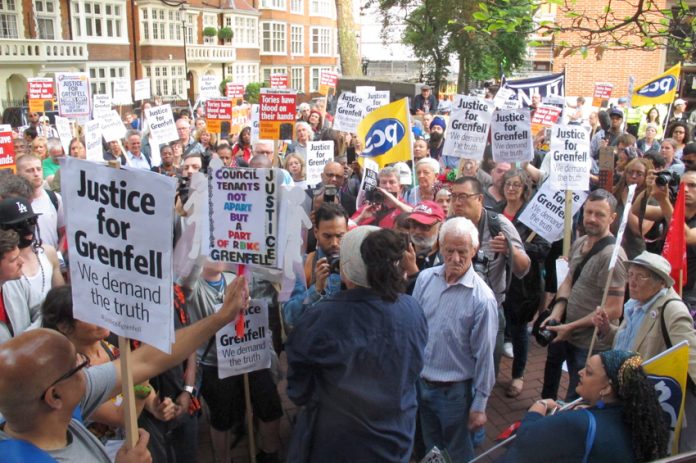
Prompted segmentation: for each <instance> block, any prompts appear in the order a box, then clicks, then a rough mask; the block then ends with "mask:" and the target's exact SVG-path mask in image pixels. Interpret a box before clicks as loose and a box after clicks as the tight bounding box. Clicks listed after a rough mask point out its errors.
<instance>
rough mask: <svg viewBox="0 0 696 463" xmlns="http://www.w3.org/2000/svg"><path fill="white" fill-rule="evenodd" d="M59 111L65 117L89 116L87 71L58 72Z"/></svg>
mask: <svg viewBox="0 0 696 463" xmlns="http://www.w3.org/2000/svg"><path fill="white" fill-rule="evenodd" d="M56 87H57V94H58V113H59V114H60V115H61V116H63V117H83V116H89V113H90V107H89V104H90V98H89V77H88V76H87V73H85V72H59V73H56Z"/></svg>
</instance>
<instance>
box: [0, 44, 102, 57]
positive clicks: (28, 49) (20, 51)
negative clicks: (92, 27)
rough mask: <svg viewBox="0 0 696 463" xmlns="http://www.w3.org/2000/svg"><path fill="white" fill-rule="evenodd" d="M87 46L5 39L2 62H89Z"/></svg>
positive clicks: (0, 55)
mask: <svg viewBox="0 0 696 463" xmlns="http://www.w3.org/2000/svg"><path fill="white" fill-rule="evenodd" d="M88 58H89V52H88V51H87V44H86V43H81V42H73V41H67V40H31V39H28V40H27V39H3V40H1V41H0V62H4V63H8V62H12V61H21V62H23V63H26V62H33V63H51V62H56V61H59V62H75V61H81V62H82V61H87V59H88Z"/></svg>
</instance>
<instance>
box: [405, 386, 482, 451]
mask: <svg viewBox="0 0 696 463" xmlns="http://www.w3.org/2000/svg"><path fill="white" fill-rule="evenodd" d="M417 390H418V410H419V413H420V422H421V429H422V432H423V441H424V442H425V449H426V452H427V451H430V449H432V448H433V446H437V447H438V448H439V449H441V450H442V449H445V450H447V453H449V456H450V459H451V460H452V461H453V462H457V463H459V462H462V463H463V462H467V461H469V460H471V459H473V458H474V446H473V443H472V440H471V434H470V432H469V408H470V407H471V401H472V400H473V392H472V388H471V380H468V381H463V382H460V383H454V384H452V385H451V386H430V385H428V384H427V383H426V382H425V381H423V380H422V379H420V380H418V383H417Z"/></svg>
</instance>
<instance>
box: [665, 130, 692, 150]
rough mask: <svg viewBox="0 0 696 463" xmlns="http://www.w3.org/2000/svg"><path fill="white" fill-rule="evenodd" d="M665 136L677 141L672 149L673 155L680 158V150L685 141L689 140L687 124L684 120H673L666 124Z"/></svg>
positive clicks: (682, 148)
mask: <svg viewBox="0 0 696 463" xmlns="http://www.w3.org/2000/svg"><path fill="white" fill-rule="evenodd" d="M665 138H672V139H674V141H675V142H677V148H676V150H675V151H674V157H676V158H677V159H681V157H682V152H683V151H684V147H685V146H686V144H687V143H689V142H691V134H690V131H689V126H688V124H687V123H686V122H684V121H674V122H672V123H671V124H669V125H668V126H667V129H666V130H665Z"/></svg>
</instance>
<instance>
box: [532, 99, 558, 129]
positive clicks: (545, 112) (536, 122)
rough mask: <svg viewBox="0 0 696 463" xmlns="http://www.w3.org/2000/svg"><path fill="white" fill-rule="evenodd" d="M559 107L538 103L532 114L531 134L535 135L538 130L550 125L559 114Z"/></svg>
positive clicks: (556, 119)
mask: <svg viewBox="0 0 696 463" xmlns="http://www.w3.org/2000/svg"><path fill="white" fill-rule="evenodd" d="M561 111H562V110H561V108H558V107H556V106H551V105H539V107H537V109H536V110H535V111H534V114H533V115H532V135H533V136H536V134H537V133H539V130H541V129H544V128H546V127H551V126H552V125H553V124H555V123H556V121H558V118H559V117H560V116H561Z"/></svg>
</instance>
